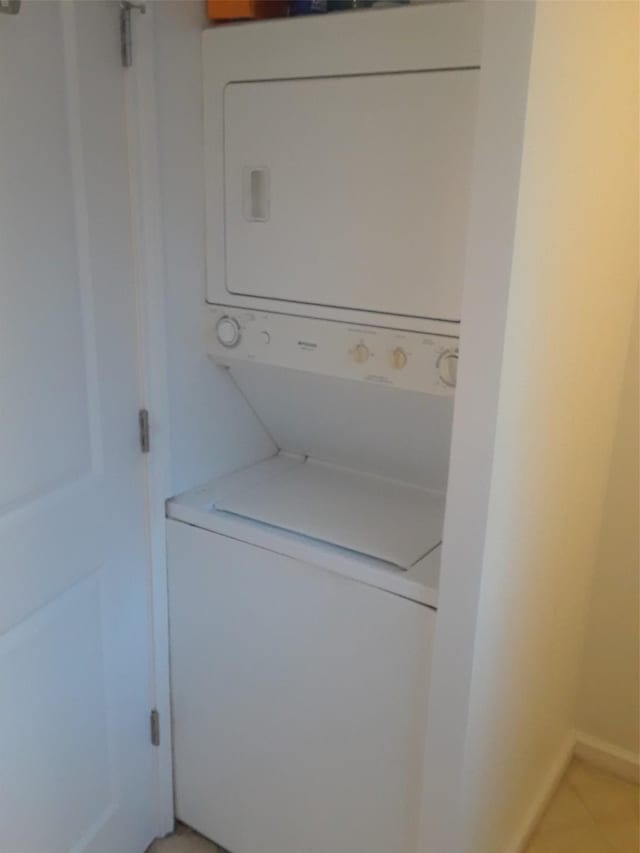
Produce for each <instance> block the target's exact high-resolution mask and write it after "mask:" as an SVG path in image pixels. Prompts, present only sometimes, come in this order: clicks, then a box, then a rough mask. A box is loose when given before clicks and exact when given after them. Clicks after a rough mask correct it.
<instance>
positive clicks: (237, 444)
mask: <svg viewBox="0 0 640 853" xmlns="http://www.w3.org/2000/svg"><path fill="white" fill-rule="evenodd" d="M154 13H155V25H156V34H155V36H156V56H155V60H156V73H157V92H158V113H159V117H158V125H159V126H158V130H159V148H160V182H161V193H162V216H163V227H164V251H165V269H166V317H167V366H168V367H167V369H168V380H169V405H170V420H171V424H170V429H171V480H172V482H171V491H172V493H174V494H175V493H176V492H181V491H184V490H186V489H189V488H191V487H193V486H195V485H198V484H199V483H202V482H205V481H207V480H209V479H211V478H213V477H215V476H216V475H218V474H221V473H225V472H227V471H230V470H233V469H234V468H238V467H240V466H242V465H248V464H251V463H252V462H256V461H258V460H260V459H264V458H266V457H267V456H270V455H271V454H272V453H274V452H275V449H276V448H275V445H274V444H273V442H272V441H271V439H270V437H269V436H268V435H267V433H266V432H265V430H264V429H263V428H262V426H261V425H260V423H259V421H258V420H257V418H256V417H255V415H254V414H253V412H252V410H251V408H250V407H249V406H248V404H247V402H246V401H245V399H244V397H243V396H242V394H241V393H240V392H239V391H238V389H237V388H236V386H235V385H234V384H233V382H232V380H231V379H230V378H229V376H228V375H227V373H226V371H224V370H222V369H221V368H219V367H216V366H215V365H214V364H213V362H212V361H211V360H210V359H208V358H207V356H206V354H205V348H204V338H203V320H204V299H205V261H204V257H205V250H204V247H205V236H204V232H205V220H204V160H203V144H204V140H203V128H202V60H201V41H202V29H203V28H204V27H205V26H206V24H207V21H206V17H205V3H204V2H202V0H193V2H192V0H166V2H161V3H155V4H154Z"/></svg>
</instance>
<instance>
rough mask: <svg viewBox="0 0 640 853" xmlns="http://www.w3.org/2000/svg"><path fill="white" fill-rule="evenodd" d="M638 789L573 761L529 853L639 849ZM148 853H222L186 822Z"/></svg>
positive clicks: (631, 851) (624, 852) (627, 851)
mask: <svg viewBox="0 0 640 853" xmlns="http://www.w3.org/2000/svg"><path fill="white" fill-rule="evenodd" d="M639 813H640V789H639V788H638V786H637V785H632V784H631V783H629V782H624V781H623V780H622V779H618V778H617V777H616V776H611V775H610V774H609V773H604V772H603V771H601V770H598V769H597V768H595V767H592V766H591V765H589V764H585V763H584V762H583V761H580V760H578V759H574V760H573V761H572V762H571V765H570V766H569V769H568V770H567V774H566V776H565V777H564V779H563V780H562V783H561V784H560V787H559V788H558V790H557V792H556V794H555V796H554V798H553V800H552V801H551V803H550V805H549V808H548V809H547V811H546V813H545V815H544V817H543V818H542V820H541V822H540V825H539V827H538V829H537V830H536V833H535V835H534V836H533V838H532V839H531V843H530V844H529V847H528V848H527V853H638V851H639V850H640V836H639V833H638V821H639ZM148 853H223V851H221V850H220V849H219V848H218V847H216V846H215V844H212V843H211V842H210V841H207V840H206V839H205V838H203V837H202V836H201V835H198V834H197V833H195V832H193V830H191V829H188V828H187V827H185V826H179V827H178V829H177V831H176V833H175V834H174V835H170V836H169V837H168V838H163V839H161V840H159V841H156V842H155V843H154V844H153V845H152V846H151V847H150V848H149V851H148Z"/></svg>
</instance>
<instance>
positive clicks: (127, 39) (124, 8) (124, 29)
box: [120, 0, 147, 68]
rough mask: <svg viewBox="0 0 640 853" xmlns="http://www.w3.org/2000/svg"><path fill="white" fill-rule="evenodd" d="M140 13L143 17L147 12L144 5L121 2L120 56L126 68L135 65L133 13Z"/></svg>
mask: <svg viewBox="0 0 640 853" xmlns="http://www.w3.org/2000/svg"><path fill="white" fill-rule="evenodd" d="M132 11H135V12H140V14H141V15H144V13H145V12H146V11H147V7H146V6H145V4H144V3H138V2H135V0H121V2H120V56H121V58H122V65H123V67H124V68H130V67H131V65H132V64H133V41H132V38H131V12H132Z"/></svg>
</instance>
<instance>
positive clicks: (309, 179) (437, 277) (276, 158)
mask: <svg viewBox="0 0 640 853" xmlns="http://www.w3.org/2000/svg"><path fill="white" fill-rule="evenodd" d="M477 79H478V72H477V71H476V70H461V71H431V72H418V73H406V74H404V73H403V74H387V75H377V74H373V75H366V76H354V77H341V78H321V79H305V80H276V81H265V82H255V83H231V84H229V85H228V86H227V87H226V90H225V105H224V109H225V219H226V223H225V227H226V235H225V239H226V287H227V291H228V292H229V293H231V294H237V295H243V296H253V297H261V298H268V299H278V300H286V301H293V302H298V303H305V304H313V305H327V306H334V307H339V308H350V309H356V310H367V311H376V312H383V313H387V314H396V315H408V316H416V317H430V318H438V319H447V320H458V319H459V318H460V301H461V290H462V280H463V270H464V249H465V231H466V219H467V204H468V197H469V184H470V175H471V159H472V145H473V128H474V118H475V100H476V88H477ZM283 307H284V306H283Z"/></svg>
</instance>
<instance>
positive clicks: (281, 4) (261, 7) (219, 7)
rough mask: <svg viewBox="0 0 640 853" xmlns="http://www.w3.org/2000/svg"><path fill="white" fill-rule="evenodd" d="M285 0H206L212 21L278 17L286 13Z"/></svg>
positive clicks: (287, 5)
mask: <svg viewBox="0 0 640 853" xmlns="http://www.w3.org/2000/svg"><path fill="white" fill-rule="evenodd" d="M288 7H289V4H288V2H287V0H207V14H208V16H209V19H210V20H212V21H237V20H242V19H249V18H280V17H283V16H285V15H286V14H287V12H288Z"/></svg>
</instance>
